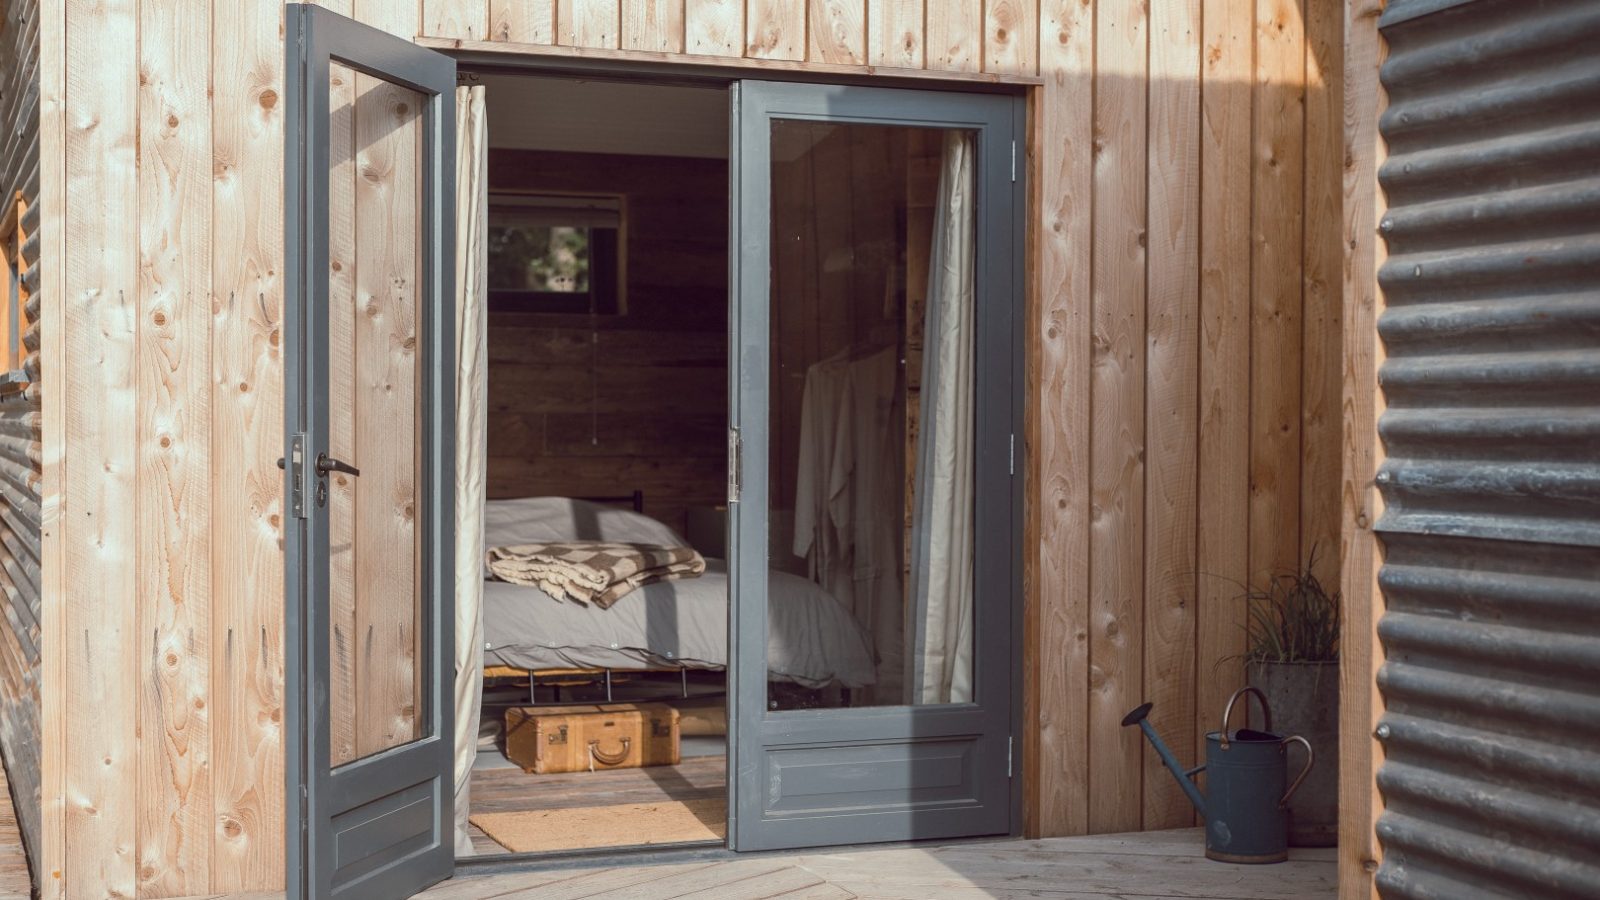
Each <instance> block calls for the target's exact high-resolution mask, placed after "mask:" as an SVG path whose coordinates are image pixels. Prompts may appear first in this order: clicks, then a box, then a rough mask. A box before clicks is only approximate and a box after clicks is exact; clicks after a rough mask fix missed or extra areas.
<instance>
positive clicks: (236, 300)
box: [0, 0, 1370, 897]
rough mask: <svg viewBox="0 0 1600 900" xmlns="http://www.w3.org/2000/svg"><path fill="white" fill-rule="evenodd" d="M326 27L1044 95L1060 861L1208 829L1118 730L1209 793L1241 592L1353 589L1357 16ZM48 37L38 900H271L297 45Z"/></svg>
mask: <svg viewBox="0 0 1600 900" xmlns="http://www.w3.org/2000/svg"><path fill="white" fill-rule="evenodd" d="M325 5H327V6H329V7H331V8H333V9H335V10H336V11H338V12H340V13H343V14H346V15H351V16H354V17H355V18H357V19H361V20H363V21H366V22H369V23H371V24H374V25H377V26H378V27H381V28H384V29H386V30H388V31H390V32H392V33H395V34H399V35H402V36H405V37H417V38H419V39H420V40H421V41H422V42H423V43H425V44H427V45H429V46H433V47H440V48H445V49H448V48H451V47H456V46H461V47H469V48H471V49H474V50H479V51H496V50H498V51H502V52H506V53H533V54H537V53H547V54H554V55H564V56H588V57H592V58H597V59H615V60H619V61H627V60H637V61H647V62H653V63H661V62H669V63H674V64H680V63H681V64H683V65H685V66H701V67H705V66H707V65H717V66H722V67H725V68H739V69H741V70H742V71H744V72H745V73H746V74H747V75H748V76H749V77H754V78H759V77H761V74H762V72H763V71H764V70H766V69H774V70H782V71H784V72H785V73H787V74H788V76H789V77H795V73H796V72H803V73H811V74H813V75H815V77H817V78H818V79H819V80H826V79H834V78H839V77H845V76H848V77H852V78H857V79H859V78H863V77H880V76H881V77H882V80H883V81H884V82H885V83H890V82H892V83H895V84H898V85H902V86H904V85H907V84H911V83H913V82H912V81H911V80H910V78H909V77H896V76H915V77H916V78H917V79H919V80H918V81H916V82H915V83H916V84H917V85H918V86H921V87H926V88H937V87H939V86H940V85H941V84H942V83H946V82H949V83H965V84H969V85H970V84H971V83H972V82H973V81H975V80H981V81H987V82H1004V83H1009V84H1010V85H1011V86H1012V89H1014V90H1016V91H1018V92H1019V93H1026V94H1028V97H1029V109H1030V111H1031V121H1030V123H1029V139H1028V146H1027V147H1025V148H1020V149H1021V150H1022V152H1023V153H1024V154H1025V159H1026V166H1025V169H1026V173H1025V174H1026V176H1027V177H1028V179H1029V182H1030V183H1029V197H1030V206H1029V213H1028V227H1029V229H1030V233H1029V236H1028V241H1029V243H1028V261H1027V265H1028V271H1029V278H1030V282H1029V284H1030V286H1029V291H1028V296H1027V299H1026V303H1027V306H1026V310H1027V315H1026V328H1027V360H1026V372H1027V384H1026V385H1025V386H1024V389H1025V390H1026V391H1027V404H1026V405H1027V409H1028V415H1027V419H1026V422H1025V423H1024V425H1025V428H1024V434H1023V435H1020V436H1019V437H1021V438H1023V440H1022V441H1021V443H1022V445H1023V448H1024V455H1023V459H1022V460H1021V461H1020V462H1021V463H1022V465H1021V466H1019V468H1020V469H1021V470H1022V471H1020V472H1019V477H1023V478H1025V479H1026V482H1025V492H1024V493H1025V497H1026V508H1025V510H1024V521H1025V535H1024V543H1025V554H1024V555H1025V573H1024V582H1025V591H1026V625H1025V629H1026V646H1025V653H1026V663H1025V668H1026V671H1027V673H1028V674H1027V677H1026V678H1025V683H1024V684H1023V685H1022V686H1021V690H1022V691H1023V693H1024V697H1025V700H1024V703H1025V708H1026V709H1025V715H1024V720H1025V723H1026V727H1025V731H1024V733H1023V734H1022V735H1019V736H1018V738H1019V742H1020V744H1021V746H1022V748H1023V759H1022V767H1021V770H1020V772H1019V774H1020V776H1021V777H1023V778H1024V785H1025V786H1024V800H1025V810H1024V812H1025V820H1026V829H1027V831H1028V833H1029V834H1030V835H1035V836H1053V835H1066V834H1083V833H1088V832H1105V831H1126V830H1137V829H1156V828H1170V827H1173V826H1178V825H1184V824H1188V823H1189V822H1191V821H1192V818H1191V812H1190V810H1189V809H1188V807H1187V805H1186V804H1185V803H1184V802H1183V800H1182V798H1181V796H1180V795H1179V794H1178V793H1177V792H1176V790H1175V789H1174V787H1173V785H1172V783H1171V781H1170V776H1169V775H1168V774H1167V773H1166V771H1165V770H1164V769H1162V768H1160V767H1159V766H1158V765H1157V763H1156V761H1155V760H1154V758H1153V756H1152V753H1151V751H1150V749H1149V748H1148V747H1147V746H1145V745H1144V744H1143V743H1142V742H1141V740H1140V739H1139V737H1138V735H1137V733H1136V732H1134V731H1133V730H1131V729H1125V728H1122V727H1121V725H1120V721H1121V718H1122V716H1123V715H1124V714H1125V713H1126V712H1127V711H1128V710H1129V709H1131V708H1132V707H1134V706H1135V705H1137V704H1138V703H1140V702H1141V701H1143V700H1146V699H1150V700H1154V701H1155V702H1156V703H1157V707H1156V711H1155V721H1157V722H1158V723H1159V725H1160V727H1161V728H1162V730H1163V731H1164V732H1165V733H1166V734H1167V736H1168V738H1169V740H1170V741H1171V743H1172V745H1173V746H1174V747H1175V749H1176V750H1177V752H1178V754H1179V756H1180V757H1182V758H1183V760H1184V761H1185V762H1186V763H1190V764H1192V761H1193V760H1192V758H1193V756H1194V755H1195V753H1196V752H1197V748H1198V747H1199V746H1200V744H1201V743H1202V740H1203V738H1202V735H1203V733H1204V732H1205V731H1206V730H1208V729H1215V728H1216V719H1217V717H1218V715H1219V713H1220V704H1221V701H1222V700H1223V699H1224V698H1225V697H1226V696H1227V694H1228V693H1229V692H1230V691H1231V690H1232V689H1233V688H1234V687H1235V686H1236V685H1237V684H1238V683H1239V682H1240V681H1241V679H1242V667H1241V666H1240V665H1239V664H1238V662H1237V661H1236V660H1234V661H1227V660H1228V657H1230V656H1232V655H1234V654H1237V653H1239V652H1240V651H1241V650H1242V649H1243V638H1242V628H1241V625H1242V621H1243V615H1242V607H1241V604H1240V603H1239V602H1238V601H1237V599H1236V597H1237V588H1236V587H1235V582H1242V581H1246V580H1250V579H1252V578H1257V579H1259V578H1260V577H1261V576H1263V575H1264V574H1266V573H1267V572H1269V571H1272V570H1275V569H1279V568H1282V567H1285V566H1291V565H1294V564H1295V563H1296V562H1297V561H1303V560H1304V559H1305V558H1306V557H1307V555H1308V554H1309V552H1310V550H1311V547H1312V546H1313V545H1316V546H1317V547H1318V551H1319V555H1320V561H1321V562H1320V571H1321V572H1323V573H1324V576H1325V579H1326V580H1328V581H1330V582H1331V581H1332V573H1335V572H1337V571H1339V566H1340V560H1339V555H1340V550H1339V547H1338V546H1337V545H1338V543H1339V541H1338V535H1339V534H1340V530H1341V528H1340V525H1341V523H1340V503H1341V500H1340V483H1339V479H1340V460H1341V458H1342V453H1343V452H1344V451H1342V450H1341V447H1340V445H1339V440H1340V430H1339V424H1338V423H1339V419H1340V412H1339V410H1340V403H1339V396H1340V395H1339V392H1340V390H1341V382H1340V378H1339V372H1340V360H1341V359H1342V358H1343V357H1344V355H1345V354H1346V352H1347V350H1346V348H1345V346H1344V344H1343V343H1342V340H1343V338H1342V324H1343V322H1342V320H1343V318H1344V316H1345V315H1346V313H1345V312H1344V310H1343V309H1342V307H1341V304H1340V285H1341V280H1342V279H1343V278H1344V277H1346V275H1347V273H1342V272H1341V266H1348V265H1349V264H1350V260H1349V258H1348V257H1347V255H1346V253H1345V251H1344V249H1343V245H1342V240H1341V233H1342V230H1343V227H1344V225H1343V223H1342V218H1341V214H1340V206H1341V204H1344V203H1348V202H1349V199H1348V198H1347V197H1343V196H1342V195H1341V188H1340V178H1341V175H1342V166H1343V159H1344V150H1343V148H1342V145H1341V137H1342V135H1341V128H1342V126H1341V112H1342V110H1344V109H1345V104H1344V100H1343V97H1342V94H1341V85H1342V84H1343V72H1342V63H1341V60H1342V57H1343V54H1344V48H1343V46H1342V43H1343V34H1344V32H1345V31H1346V30H1347V28H1348V25H1347V23H1346V21H1345V12H1344V4H1343V3H1342V2H1339V0H1162V2H1159V3H1147V2H1144V0H325ZM40 9H41V16H42V18H41V21H40V23H39V26H38V33H39V35H40V38H39V47H40V49H39V61H38V72H39V79H40V90H39V92H38V97H39V100H38V103H39V112H38V115H39V121H40V124H41V135H40V138H39V151H38V152H39V158H40V162H39V184H40V185H41V191H40V196H41V199H40V203H41V205H42V207H43V212H42V216H41V217H40V219H41V224H40V231H41V241H40V242H38V246H39V247H42V248H43V250H42V265H41V266H40V267H38V268H41V269H42V272H43V275H42V281H43V283H42V286H39V291H40V296H41V297H42V298H43V305H42V307H40V306H39V304H33V306H34V307H35V308H37V309H38V310H39V312H38V316H39V320H40V321H42V323H43V328H42V331H41V332H40V333H39V334H36V335H35V336H34V338H33V340H34V343H33V344H32V345H30V349H37V350H38V351H39V356H38V357H35V359H41V360H42V363H43V371H42V375H41V383H42V388H43V390H42V392H39V391H36V392H35V393H34V394H32V395H31V396H33V397H35V398H40V397H42V401H40V402H42V407H41V408H40V410H39V412H38V413H34V412H32V411H31V409H29V410H21V409H20V407H19V411H18V412H15V413H13V412H12V411H11V409H10V407H8V406H4V405H0V434H3V435H5V437H4V438H0V440H3V441H4V442H9V441H10V440H11V437H10V436H11V435H12V434H13V432H17V433H19V434H20V433H21V432H18V429H24V430H26V428H29V427H32V425H33V423H35V422H39V421H42V423H43V424H42V432H43V436H42V442H43V443H42V447H41V448H40V449H39V451H38V456H39V458H41V459H42V460H43V469H42V481H41V480H40V479H39V478H38V477H33V478H32V480H29V481H27V485H28V486H30V487H31V488H32V489H33V490H34V491H35V493H36V494H37V495H39V497H40V500H39V501H36V502H37V503H38V511H36V512H34V519H33V520H32V521H35V522H37V521H41V520H42V521H43V523H44V541H43V548H42V552H41V553H40V554H39V557H40V561H41V562H42V572H41V573H40V575H39V576H38V577H39V584H40V585H42V588H43V589H42V591H41V592H40V593H41V594H42V595H43V597H44V602H43V610H42V622H41V623H40V625H39V626H38V627H37V631H36V633H34V632H29V633H28V637H29V638H30V640H33V641H41V642H43V645H44V653H43V656H44V668H43V673H44V674H43V679H44V684H45V688H44V692H43V698H42V714H38V715H39V716H40V720H41V721H42V722H43V741H42V746H43V753H42V755H43V759H42V761H41V762H40V763H38V764H36V765H40V766H41V768H40V769H39V771H40V772H41V773H42V777H43V780H44V788H43V801H42V807H43V816H44V826H43V831H42V834H41V840H40V841H39V846H40V847H41V848H42V854H43V856H42V860H43V865H42V867H41V868H40V871H41V872H42V876H43V877H42V881H43V884H42V885H41V887H42V888H43V893H44V896H46V897H69V896H70V897H78V896H122V897H134V896H141V897H174V896H184V895H198V894H207V893H220V892H224V891H234V890H246V889H249V890H265V889H274V888H277V887H280V886H281V884H282V880H283V875H284V872H283V865H284V859H283V847H284V839H283V824H284V799H283V798H284V794H285V791H284V783H283V778H284V753H285V747H284V738H285V735H286V731H285V726H284V722H283V720H282V716H283V692H284V671H283V668H284V639H285V635H284V630H283V621H284V609H283V589H282V585H283V564H282V560H283V557H282V547H281V542H282V537H283V523H282V518H281V517H282V515H283V508H284V504H283V498H282V496H281V473H280V472H279V470H278V469H277V466H276V460H277V458H278V457H279V456H280V455H281V449H282V446H281V445H282V433H283V406H282V404H283V379H284V373H283V364H284V360H283V353H282V335H281V334H280V331H279V329H280V325H281V322H282V303H283V297H284V289H283V281H282V271H283V265H284V255H283V216H284V210H283V203H282V196H283V163H284V159H283V154H284V102H283V90H284V71H283V66H284V46H283V10H282V8H281V7H280V6H278V5H276V4H274V3H235V2H223V0H42V3H41V7H40ZM3 39H4V35H0V41H3ZM356 88H357V86H356V85H353V84H352V85H342V86H341V87H340V88H338V89H336V90H338V91H340V92H341V93H339V96H341V97H349V96H353V95H354V94H353V92H354V91H355V90H356ZM337 105H338V104H337V103H336V106H337ZM334 124H335V125H336V126H338V125H339V123H337V122H336V123H334ZM343 127H346V128H360V127H361V123H359V122H354V121H350V122H345V123H344V125H343ZM491 127H492V126H491ZM1368 164H1369V165H1370V161H1369V163H1368ZM341 202H344V203H347V204H348V203H357V204H360V203H363V202H365V201H363V200H361V199H360V198H359V197H351V198H345V199H344V200H343V201H341ZM336 225H337V226H338V227H340V228H342V229H345V230H346V231H347V230H348V229H349V228H351V227H353V226H352V225H351V223H350V222H349V221H347V220H340V221H336ZM340 235H341V237H340V238H339V239H336V240H335V241H334V258H335V259H339V258H340V257H341V254H343V255H345V256H348V255H349V254H350V253H351V252H353V251H352V250H351V248H350V246H349V245H350V243H351V238H350V235H349V234H347V233H345V231H341V232H340ZM341 244H342V245H343V246H342V248H341ZM34 252H35V253H36V254H38V253H40V252H41V251H39V250H38V249H37V247H36V248H35V250H34ZM1368 265H1370V263H1368ZM349 280H350V279H349V278H348V277H346V278H345V281H346V282H349ZM359 289H360V286H359V285H357V284H353V283H344V284H342V286H340V285H338V284H336V287H335V293H336V294H338V296H341V297H344V298H345V302H348V301H349V297H350V296H351V292H352V291H359ZM340 291H343V293H339V292H340ZM30 321H31V317H30ZM336 339H338V340H343V341H353V340H358V339H359V336H358V335H349V334H346V335H343V336H342V337H340V336H336ZM492 348H493V344H492V343H491V349H492ZM707 368H708V369H709V368H714V367H709V366H708V367H707ZM348 387H349V386H348V385H346V388H348ZM342 390H343V389H342ZM706 393H707V394H708V395H709V396H712V397H717V396H720V392H717V391H708V392H706ZM17 416H20V417H21V418H19V419H17V421H15V422H12V418H15V417H17ZM8 422H10V423H11V425H6V424H5V423H8ZM337 437H338V436H337V435H336V438H337ZM345 438H348V439H354V436H353V435H346V436H345ZM715 456H716V454H710V455H709V457H708V460H696V465H699V464H700V463H701V462H705V463H706V464H707V465H710V466H712V467H713V468H715V467H717V466H720V462H719V461H718V460H717V459H716V458H714V457H715ZM9 464H10V460H9V457H7V465H9ZM696 472H697V473H698V472H699V470H698V469H697V470H696ZM707 472H709V473H710V474H711V475H714V474H715V473H714V472H712V471H711V470H710V469H708V470H707ZM535 474H537V473H535ZM530 477H531V476H530ZM40 485H42V487H41V486H40ZM6 490H7V493H8V494H9V492H10V488H9V487H7V488H6ZM574 493H580V492H578V491H575V492H574ZM1346 499H1347V502H1348V500H1349V498H1346ZM696 502H698V501H696ZM29 508H30V509H33V508H34V507H29ZM346 524H348V523H346ZM675 524H676V523H675ZM1346 526H1347V527H1348V523H1346ZM0 537H3V535H0ZM1345 539H1346V541H1347V542H1348V541H1350V539H1351V536H1350V534H1349V533H1348V531H1347V533H1346V538H1345ZM351 568H353V567H350V566H346V567H345V569H342V570H339V571H336V573H335V575H336V577H338V578H340V579H343V580H350V579H360V578H361V577H362V573H360V572H355V571H350V569H351ZM7 571H8V572H9V570H7ZM7 598H8V599H9V593H8V595H7ZM348 612H350V614H351V615H355V614H356V613H355V612H354V611H348ZM5 627H6V626H5V625H4V624H0V631H4V630H5ZM12 628H13V630H15V627H14V626H12ZM24 631H26V629H24ZM7 646H9V645H8V644H5V643H4V642H0V664H5V663H7V662H8V660H7V658H6V657H5V655H4V653H5V650H6V647H7ZM23 646H32V644H24V645H23ZM35 665H37V664H35ZM24 668H26V667H25V666H24ZM0 675H3V676H4V679H5V689H6V690H7V691H11V692H13V693H14V692H15V691H17V690H32V689H33V688H32V686H30V685H27V684H26V677H27V676H26V674H22V675H20V676H19V675H16V674H13V673H11V672H8V671H5V670H4V665H0ZM19 678H20V679H21V681H20V682H19V681H18V679H19ZM0 697H3V698H5V699H7V700H8V702H9V700H10V698H11V697H12V694H3V695H0ZM0 722H3V719H0ZM348 741H349V738H348V736H347V737H346V742H347V743H348ZM358 749H363V748H353V747H347V750H348V751H349V752H355V751H356V750H358ZM8 751H9V745H8ZM34 777H35V778H37V777H39V776H34ZM27 778H28V776H27V775H26V774H17V773H14V774H13V782H14V783H18V784H25V783H26V782H27ZM22 818H23V819H24V820H26V819H27V815H26V814H24V815H22Z"/></svg>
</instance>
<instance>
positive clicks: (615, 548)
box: [488, 541, 706, 609]
mask: <svg viewBox="0 0 1600 900" xmlns="http://www.w3.org/2000/svg"><path fill="white" fill-rule="evenodd" d="M488 557H489V572H490V573H491V574H493V575H494V576H495V577H496V578H498V579H500V580H501V581H509V582H511V583H512V584H523V585H527V586H529V587H536V588H538V589H539V590H541V591H544V592H545V593H546V594H549V595H550V596H552V597H554V598H556V599H557V600H573V601H576V602H578V603H583V604H589V603H593V604H595V605H596V606H598V607H600V608H601V609H606V608H609V607H610V606H611V604H613V603H615V602H617V600H619V599H621V598H622V597H624V596H626V595H627V594H628V593H629V592H630V591H632V590H634V589H635V588H638V587H641V586H643V585H646V584H651V583H653V582H657V581H671V580H674V579H678V578H694V577H696V576H698V575H701V574H703V573H704V572H705V570H706V561H705V559H704V558H703V557H702V556H701V555H700V554H699V553H696V552H695V551H694V549H693V548H692V547H665V546H661V545H658V544H625V543H616V542H611V541H560V542H554V543H548V544H517V545H516V546H512V547H494V548H491V549H490V550H489V553H488Z"/></svg>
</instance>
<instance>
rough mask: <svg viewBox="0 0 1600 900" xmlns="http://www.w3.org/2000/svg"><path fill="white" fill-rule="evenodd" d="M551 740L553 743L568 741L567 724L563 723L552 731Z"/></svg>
mask: <svg viewBox="0 0 1600 900" xmlns="http://www.w3.org/2000/svg"><path fill="white" fill-rule="evenodd" d="M549 740H550V743H552V744H565V743H566V742H567V726H565V725H563V726H561V727H560V728H558V729H556V730H555V731H553V732H551V733H550V739H549Z"/></svg>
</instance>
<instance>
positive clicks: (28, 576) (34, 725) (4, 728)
mask: <svg viewBox="0 0 1600 900" xmlns="http://www.w3.org/2000/svg"><path fill="white" fill-rule="evenodd" d="M0 123H4V128H5V131H4V137H3V140H0V191H3V192H0V223H5V228H4V235H5V249H6V254H5V255H6V258H7V260H8V261H9V264H10V267H11V272H12V273H13V276H14V277H13V278H12V279H11V281H12V283H11V284H9V285H6V286H4V289H5V290H6V291H7V292H8V295H9V296H11V297H14V299H15V301H16V310H15V312H12V311H11V309H10V308H9V307H10V304H0V310H3V311H4V314H5V315H7V319H8V320H7V322H6V334H7V336H8V340H7V342H6V343H7V346H6V347H5V348H3V349H4V351H5V356H4V359H5V360H6V362H5V365H4V366H3V367H0V368H3V369H6V370H9V371H3V372H0V751H3V752H4V754H5V763H6V772H7V775H8V780H9V781H10V784H11V791H12V795H13V800H14V801H15V806H16V811H17V821H18V825H19V826H21V829H22V834H23V838H24V840H25V841H26V842H27V844H28V851H29V861H30V865H32V866H34V868H35V871H34V873H33V875H34V882H35V883H36V884H37V883H38V874H39V873H38V871H37V865H38V864H37V857H38V847H39V843H38V840H39V816H40V806H39V576H40V572H39V544H40V539H39V498H40V491H39V487H40V449H39V446H40V440H39V438H40V435H39V427H40V414H39V385H38V379H39V324H38V323H39V303H40V301H41V299H42V294H41V293H40V291H39V230H38V223H39V206H38V203H37V200H38V197H39V4H38V2H37V0H13V2H9V3H7V4H6V7H5V15H4V20H3V25H0ZM9 292H15V293H14V294H9ZM12 335H15V336H16V337H15V338H11V336H12ZM19 370H20V371H19Z"/></svg>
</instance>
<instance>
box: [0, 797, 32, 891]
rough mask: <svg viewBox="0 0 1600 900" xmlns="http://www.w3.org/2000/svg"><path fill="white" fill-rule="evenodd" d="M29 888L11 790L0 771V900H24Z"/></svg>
mask: <svg viewBox="0 0 1600 900" xmlns="http://www.w3.org/2000/svg"><path fill="white" fill-rule="evenodd" d="M31 888H32V879H31V877H30V876H29V874H28V856H27V853H26V852H25V851H24V850H23V848H22V831H21V829H19V828H18V827H17V811H16V808H15V807H13V806H12V804H11V787H10V784H9V783H8V782H7V781H6V775H5V769H4V768H0V900H14V898H15V900H24V898H27V897H28V896H29V893H30V891H31Z"/></svg>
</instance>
